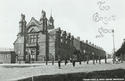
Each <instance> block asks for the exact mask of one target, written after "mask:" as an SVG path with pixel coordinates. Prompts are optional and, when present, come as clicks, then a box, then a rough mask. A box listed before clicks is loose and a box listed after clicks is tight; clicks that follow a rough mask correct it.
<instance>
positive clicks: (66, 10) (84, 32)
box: [0, 0, 125, 53]
mask: <svg viewBox="0 0 125 81" xmlns="http://www.w3.org/2000/svg"><path fill="white" fill-rule="evenodd" d="M98 1H106V4H104V5H109V6H110V10H108V11H100V10H99V5H98V4H97V2H98ZM42 10H45V11H46V14H47V17H48V18H49V17H50V15H51V14H52V16H53V18H54V20H55V23H54V24H55V28H58V27H60V28H61V29H63V30H66V31H67V32H70V33H71V34H72V35H74V36H75V37H77V36H79V37H80V40H84V41H85V40H88V41H89V42H91V43H94V44H95V45H97V46H100V47H102V48H103V49H104V50H105V51H106V52H108V53H111V52H112V49H113V37H112V33H107V34H105V35H104V36H103V37H100V38H96V35H98V34H99V32H98V28H100V27H101V26H103V23H101V22H95V21H94V20H93V14H94V13H96V12H98V13H100V14H101V16H108V17H109V16H111V15H114V16H115V20H114V21H111V22H110V23H109V24H108V25H105V26H106V27H105V26H104V27H105V28H109V29H114V40H115V48H116V50H117V49H119V48H120V46H121V45H122V43H123V39H124V38H125V31H124V29H125V28H124V27H125V22H124V21H125V0H0V48H13V43H14V41H15V40H16V38H17V34H18V32H19V21H20V19H21V13H23V14H25V16H26V21H27V23H28V22H29V21H30V19H31V17H34V18H35V19H37V20H39V19H40V17H41V11H42Z"/></svg>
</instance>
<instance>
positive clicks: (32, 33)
mask: <svg viewBox="0 0 125 81" xmlns="http://www.w3.org/2000/svg"><path fill="white" fill-rule="evenodd" d="M41 15H42V16H41V18H40V20H39V21H38V20H36V19H35V18H34V17H32V18H31V20H30V22H29V23H27V22H26V20H25V15H24V14H22V15H21V20H20V22H19V33H18V35H17V39H16V40H15V42H14V51H15V53H16V55H17V61H22V62H31V61H32V62H33V61H40V62H42V61H50V60H58V59H59V58H60V59H62V60H69V59H72V58H75V59H76V60H78V59H79V58H80V57H81V56H82V57H84V53H83V50H86V49H83V46H81V45H83V44H81V41H80V38H79V37H78V38H75V37H74V36H73V35H71V34H70V33H67V32H66V31H63V30H61V29H60V28H55V27H54V19H53V17H52V16H50V18H49V19H47V17H46V12H45V11H42V14H41ZM85 44H86V43H85ZM90 47H93V50H94V49H96V50H97V51H103V52H104V50H103V49H100V48H97V47H96V46H91V45H90ZM87 50H88V49H87ZM87 50H86V51H87ZM88 51H90V50H88ZM93 52H94V51H93ZM100 53H101V52H100ZM103 55H104V56H105V53H104V54H103ZM80 59H83V58H80Z"/></svg>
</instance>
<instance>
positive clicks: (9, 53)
mask: <svg viewBox="0 0 125 81" xmlns="http://www.w3.org/2000/svg"><path fill="white" fill-rule="evenodd" d="M15 62H16V55H15V52H14V51H13V50H10V49H2V50H0V64H3V63H15Z"/></svg>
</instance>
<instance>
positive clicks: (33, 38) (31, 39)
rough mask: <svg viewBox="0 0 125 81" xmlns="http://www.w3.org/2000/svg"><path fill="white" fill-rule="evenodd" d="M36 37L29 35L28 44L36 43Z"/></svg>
mask: <svg viewBox="0 0 125 81" xmlns="http://www.w3.org/2000/svg"><path fill="white" fill-rule="evenodd" d="M36 40H37V38H36V35H30V43H36Z"/></svg>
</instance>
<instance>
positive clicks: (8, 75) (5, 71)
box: [0, 59, 125, 81]
mask: <svg viewBox="0 0 125 81" xmlns="http://www.w3.org/2000/svg"><path fill="white" fill-rule="evenodd" d="M119 68H120V69H125V62H123V63H118V64H112V59H108V63H107V64H105V63H104V60H102V61H101V64H99V63H96V64H93V62H92V61H90V62H89V64H86V62H82V64H81V65H80V64H79V63H78V62H77V63H76V65H75V67H73V66H72V63H68V64H67V65H66V66H65V64H64V63H61V69H59V67H58V64H57V63H55V64H54V65H52V63H49V64H48V65H46V64H45V63H41V64H0V81H13V80H18V79H21V78H27V77H32V76H39V75H54V74H67V73H79V72H92V71H101V70H112V69H119Z"/></svg>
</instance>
